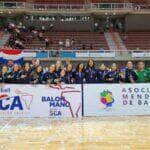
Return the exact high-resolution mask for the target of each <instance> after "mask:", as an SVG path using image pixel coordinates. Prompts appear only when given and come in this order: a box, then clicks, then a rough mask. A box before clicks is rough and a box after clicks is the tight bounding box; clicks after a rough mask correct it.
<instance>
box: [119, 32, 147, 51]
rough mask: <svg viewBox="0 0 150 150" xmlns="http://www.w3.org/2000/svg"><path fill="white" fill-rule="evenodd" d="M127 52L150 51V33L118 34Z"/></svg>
mask: <svg viewBox="0 0 150 150" xmlns="http://www.w3.org/2000/svg"><path fill="white" fill-rule="evenodd" d="M120 35H121V37H122V39H123V42H124V44H125V45H126V47H127V49H129V50H136V49H141V50H150V32H130V33H126V34H125V33H124V34H120Z"/></svg>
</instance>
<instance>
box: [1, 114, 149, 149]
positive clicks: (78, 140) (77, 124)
mask: <svg viewBox="0 0 150 150" xmlns="http://www.w3.org/2000/svg"><path fill="white" fill-rule="evenodd" d="M1 149H2V150H53V149H54V150H109V149H110V150H138V149H140V150H145V149H147V150H150V117H148V116H140V117H135V116H132V117H95V118H83V119H63V120H62V119H61V120H56V119H50V118H36V119H27V118H26V119H17V118H13V119H12V118H10V119H2V118H1V119H0V150H1Z"/></svg>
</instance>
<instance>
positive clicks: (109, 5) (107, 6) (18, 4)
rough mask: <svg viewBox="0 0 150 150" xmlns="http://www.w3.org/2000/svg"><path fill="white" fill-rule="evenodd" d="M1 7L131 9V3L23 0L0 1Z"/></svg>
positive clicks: (42, 9)
mask: <svg viewBox="0 0 150 150" xmlns="http://www.w3.org/2000/svg"><path fill="white" fill-rule="evenodd" d="M0 8H1V9H26V8H27V9H32V10H41V11H44V10H74V9H81V10H82V9H83V10H86V9H88V10H91V9H92V10H93V9H98V10H105V9H108V10H114V9H133V4H132V3H91V4H34V3H25V2H11V1H7V2H3V1H2V2H0Z"/></svg>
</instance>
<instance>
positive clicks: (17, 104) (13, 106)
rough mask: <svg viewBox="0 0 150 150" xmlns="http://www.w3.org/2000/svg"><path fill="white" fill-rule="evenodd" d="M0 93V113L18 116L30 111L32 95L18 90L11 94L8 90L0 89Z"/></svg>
mask: <svg viewBox="0 0 150 150" xmlns="http://www.w3.org/2000/svg"><path fill="white" fill-rule="evenodd" d="M0 91H1V94H0V111H4V112H5V111H9V113H11V112H12V113H13V112H15V113H17V114H19V113H22V112H23V111H28V110H30V106H31V103H32V101H33V95H30V94H29V93H26V92H23V91H20V90H18V89H17V90H15V91H14V92H13V93H11V89H10V88H1V89H0Z"/></svg>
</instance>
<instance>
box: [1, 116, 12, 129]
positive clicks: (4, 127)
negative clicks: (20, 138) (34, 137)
mask: <svg viewBox="0 0 150 150" xmlns="http://www.w3.org/2000/svg"><path fill="white" fill-rule="evenodd" d="M14 120H15V118H12V119H11V120H10V121H8V122H7V123H6V124H5V125H4V126H3V127H2V128H1V129H0V132H3V131H4V130H5V129H6V128H7V127H8V126H9V125H10V124H11V123H12V121H14Z"/></svg>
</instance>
